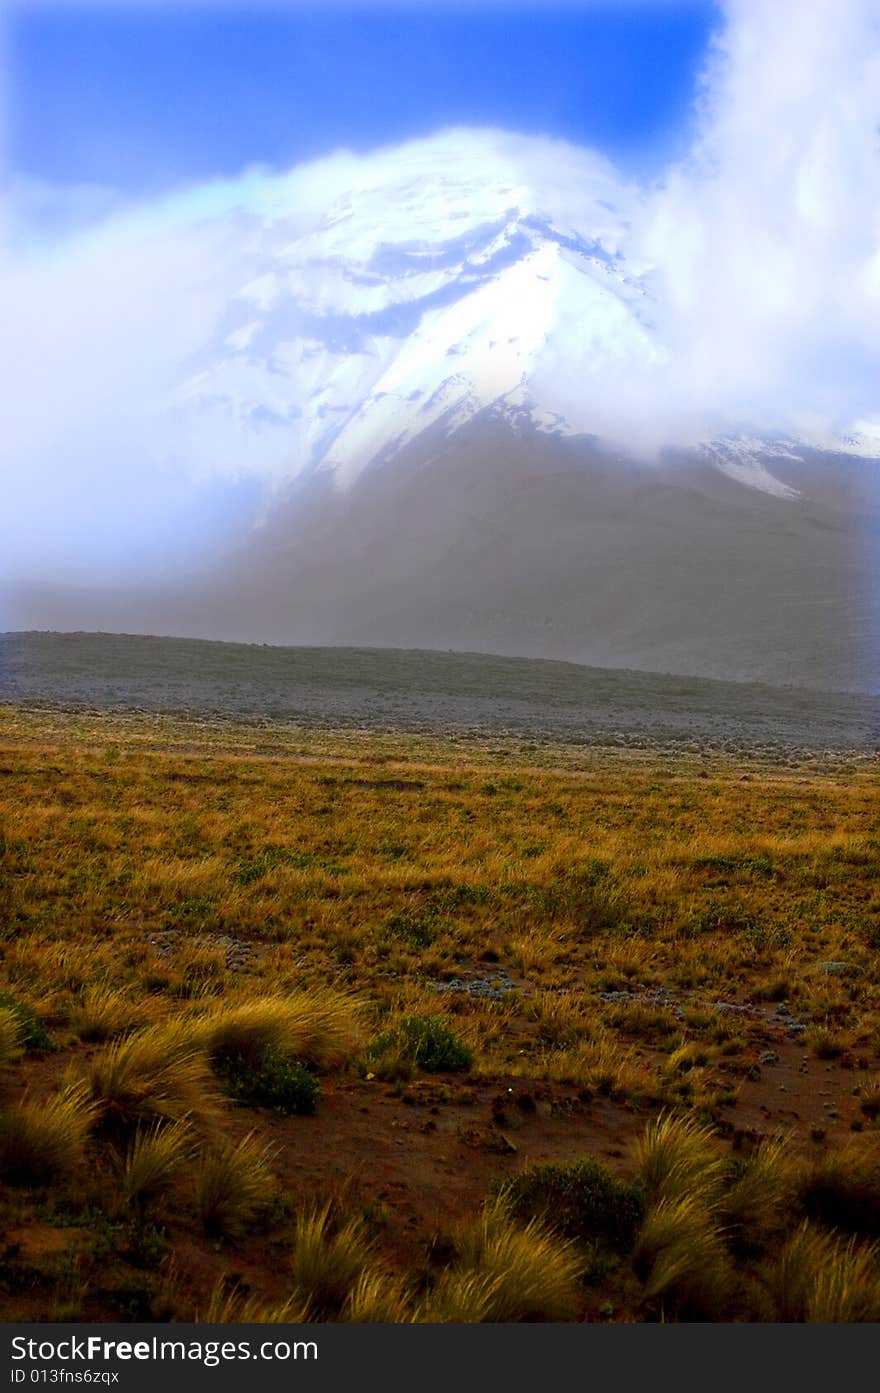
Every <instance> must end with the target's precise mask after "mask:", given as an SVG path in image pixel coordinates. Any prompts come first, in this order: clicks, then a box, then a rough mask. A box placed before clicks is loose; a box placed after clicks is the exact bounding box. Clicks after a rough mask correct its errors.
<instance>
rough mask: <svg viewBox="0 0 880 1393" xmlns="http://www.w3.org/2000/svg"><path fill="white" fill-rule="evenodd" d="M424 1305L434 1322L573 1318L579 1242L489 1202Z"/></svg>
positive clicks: (576, 1301)
mask: <svg viewBox="0 0 880 1393" xmlns="http://www.w3.org/2000/svg"><path fill="white" fill-rule="evenodd" d="M458 1247H459V1259H458V1262H457V1263H456V1264H455V1266H454V1267H452V1268H451V1269H449V1270H447V1271H446V1272H444V1273H443V1274H442V1276H441V1277H440V1279H439V1281H438V1282H437V1284H436V1286H435V1288H434V1290H433V1292H432V1293H431V1295H430V1297H429V1299H428V1303H427V1306H426V1308H425V1317H426V1319H428V1320H432V1321H442V1322H450V1323H466V1324H469V1325H471V1324H478V1323H482V1322H484V1321H493V1322H499V1321H554V1320H571V1319H573V1318H574V1317H575V1315H576V1314H577V1311H578V1309H579V1305H580V1296H579V1278H580V1275H581V1267H582V1263H581V1259H580V1258H579V1257H578V1254H577V1251H576V1249H575V1247H574V1245H573V1244H572V1243H570V1242H568V1241H565V1240H562V1239H560V1238H558V1237H557V1236H556V1235H555V1234H552V1233H550V1232H549V1231H548V1230H547V1229H546V1228H544V1226H543V1225H542V1224H540V1223H538V1222H537V1221H536V1220H534V1219H532V1220H530V1221H529V1223H527V1224H526V1225H524V1226H521V1225H518V1224H516V1223H515V1222H514V1221H513V1220H512V1219H511V1218H509V1217H508V1215H507V1214H506V1213H505V1212H504V1209H503V1207H501V1206H499V1205H497V1204H495V1205H490V1206H488V1207H487V1208H486V1210H485V1211H484V1213H483V1215H482V1217H481V1218H480V1220H479V1222H478V1223H477V1224H476V1225H474V1227H473V1228H472V1229H470V1230H469V1231H468V1232H466V1233H465V1234H464V1235H463V1236H462V1238H461V1240H460V1242H459V1245H458Z"/></svg>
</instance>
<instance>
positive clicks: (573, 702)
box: [0, 633, 880, 759]
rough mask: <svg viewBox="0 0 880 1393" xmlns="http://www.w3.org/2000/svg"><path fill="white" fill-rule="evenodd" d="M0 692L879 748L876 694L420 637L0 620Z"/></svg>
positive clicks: (745, 749)
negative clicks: (350, 642)
mask: <svg viewBox="0 0 880 1393" xmlns="http://www.w3.org/2000/svg"><path fill="white" fill-rule="evenodd" d="M0 700H6V701H18V702H35V701H42V702H47V703H51V704H52V705H55V706H57V705H59V704H62V703H63V704H67V705H69V706H70V708H71V709H72V710H74V711H75V710H78V709H81V708H82V707H83V706H92V707H94V708H95V709H98V710H119V711H125V710H130V709H132V708H136V709H139V710H142V711H144V712H164V713H166V714H184V715H186V714H189V715H192V714H193V713H201V714H202V715H204V716H210V717H211V718H212V719H213V720H217V721H223V722H226V721H228V720H230V719H232V720H235V719H239V720H241V719H247V720H250V721H259V720H263V721H265V722H266V723H268V724H269V725H275V724H277V723H278V722H296V723H298V724H300V725H311V726H317V727H319V728H322V729H327V728H331V727H332V728H335V729H337V730H342V731H346V730H351V729H352V728H357V727H361V728H364V729H367V730H369V731H371V732H373V733H376V732H385V733H389V734H392V733H394V732H405V733H407V734H422V735H424V734H430V733H432V732H433V733H436V732H441V731H442V732H445V734H447V735H450V736H456V735H457V736H467V737H475V736H476V737H477V738H483V739H489V738H492V737H498V738H499V739H515V740H518V741H520V742H525V743H526V744H530V745H531V744H534V743H536V742H537V743H545V742H549V743H550V744H552V745H559V744H571V745H580V746H584V747H590V746H598V747H599V748H602V749H605V748H607V747H609V746H612V747H616V748H620V749H643V750H647V751H650V752H651V753H657V752H660V751H663V752H670V753H677V754H681V753H687V752H691V753H695V752H699V751H702V750H716V751H724V752H726V753H728V754H741V755H748V756H753V755H756V754H758V755H763V756H764V757H766V758H773V759H779V758H784V757H787V756H789V757H794V758H797V759H800V758H802V757H803V756H804V755H806V754H811V753H817V752H818V753H825V754H833V753H841V754H854V753H858V752H862V753H864V752H873V753H875V754H876V753H877V751H878V750H880V696H870V695H864V694H858V693H855V692H822V691H814V690H810V689H807V688H803V687H770V686H765V685H762V684H760V683H755V682H718V681H712V680H709V679H707V678H701V677H681V676H671V675H668V674H664V673H657V672H627V671H622V670H618V669H613V668H591V667H582V666H580V665H579V664H576V663H561V662H550V661H546V660H543V659H533V658H505V657H498V656H496V655H493V654H488V653H446V652H433V651H420V650H418V649H381V648H306V647H276V646H272V645H268V644H258V643H253V644H243V643H216V642H210V641H207V640H204V639H180V638H156V637H149V636H138V635H132V634H81V633H71V634H66V633H13V634H0Z"/></svg>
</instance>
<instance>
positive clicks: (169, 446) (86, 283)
mask: <svg viewBox="0 0 880 1393" xmlns="http://www.w3.org/2000/svg"><path fill="white" fill-rule="evenodd" d="M724 9H725V19H726V23H725V25H724V27H723V29H722V31H721V32H720V34H719V37H718V40H717V42H716V44H715V47H714V49H713V51H712V53H711V55H710V58H709V61H708V63H707V67H706V70H705V73H704V77H703V81H702V85H701V90H700V95H699V112H698V120H697V132H696V137H695V140H694V143H693V148H692V150H691V153H690V155H689V156H688V158H687V159H686V160H685V161H683V162H682V163H681V164H679V165H676V166H675V167H673V168H670V169H667V170H665V171H663V172H662V174H661V177H659V178H658V180H657V182H656V183H655V184H653V185H650V186H637V185H636V184H634V183H633V182H632V181H630V180H627V179H625V178H624V177H623V176H622V175H621V174H620V173H619V172H618V171H616V170H615V169H614V168H613V167H612V165H611V164H610V163H609V162H608V161H607V160H605V159H604V158H603V157H602V156H601V155H600V154H598V153H596V152H594V151H589V150H583V149H578V148H575V147H573V146H571V145H567V144H565V143H564V142H560V141H556V140H551V139H549V138H545V137H541V136H525V135H518V134H514V133H510V132H502V131H495V130H471V129H455V130H450V131H443V132H440V133H438V134H437V135H436V136H433V137H430V138H425V139H420V140H416V141H411V142H408V143H405V144H403V145H399V146H396V147H393V148H387V149H382V150H378V151H374V152H372V153H371V154H367V155H364V156H358V155H354V154H352V153H350V152H346V151H339V152H336V153H334V154H331V155H329V156H328V157H327V158H325V159H321V160H318V161H315V162H313V163H311V164H308V165H304V166H300V167H298V168H296V169H294V170H292V171H289V172H287V173H276V172H273V171H268V170H260V169H257V170H251V171H246V172H245V173H244V174H242V176H241V177H240V178H238V179H234V180H230V181H221V182H216V183H213V184H206V185H202V186H198V187H195V188H192V189H188V190H180V191H178V192H177V193H175V194H173V195H171V196H168V197H166V198H164V199H162V200H158V201H154V202H152V203H149V204H145V205H141V206H135V207H125V206H119V204H118V202H114V203H113V205H112V211H111V212H110V213H109V214H107V215H106V216H103V217H101V218H99V219H98V220H97V221H94V222H93V223H91V224H90V225H89V226H87V227H86V228H84V229H81V230H80V231H79V232H78V233H77V234H76V235H69V236H65V237H63V238H61V239H59V240H55V241H52V240H51V239H49V240H46V239H43V240H39V241H38V240H34V239H33V238H28V237H26V236H24V235H23V233H22V230H21V225H20V223H17V222H16V216H15V214H16V206H15V200H14V198H13V200H12V202H11V203H10V206H9V208H8V210H7V211H8V217H7V227H6V236H5V250H4V253H3V257H2V264H0V281H2V287H0V288H2V291H3V294H4V303H5V304H6V306H7V309H6V332H5V333H4V337H3V349H2V361H0V380H2V381H3V383H4V395H5V404H4V425H5V429H4V447H3V449H4V460H5V462H4V466H3V468H4V490H5V493H6V499H7V508H6V510H5V517H6V530H5V535H4V537H3V539H2V540H3V554H4V557H5V562H4V566H5V571H6V575H7V578H9V577H16V578H17V577H19V576H21V575H24V574H29V575H33V574H35V573H39V574H43V575H45V574H47V573H48V574H50V575H54V576H55V577H56V578H64V579H77V578H81V577H83V576H88V575H90V574H92V575H95V574H98V573H99V572H100V571H101V569H102V567H103V570H104V572H105V574H107V575H109V576H113V577H118V576H119V574H120V573H121V572H125V571H126V569H127V567H128V565H129V562H130V561H131V560H132V559H138V558H140V560H141V562H143V558H145V557H146V558H149V562H148V563H144V564H149V565H150V566H152V567H154V568H155V567H157V566H158V567H159V568H161V567H162V566H173V565H174V564H179V562H180V561H181V559H182V558H186V559H187V561H188V562H190V563H191V562H192V560H193V558H194V557H196V556H197V555H198V553H199V550H200V548H201V549H202V550H203V551H205V552H207V551H208V550H209V549H210V547H211V546H212V545H213V544H215V543H216V542H217V541H218V539H220V538H228V537H229V536H231V535H233V533H234V531H235V529H236V528H241V527H242V526H244V525H250V524H251V523H253V522H255V521H256V520H258V519H259V518H260V517H261V516H264V515H265V512H266V509H267V508H268V507H270V506H271V505H272V503H273V500H277V498H278V497H279V495H280V494H282V493H284V491H285V490H286V489H287V487H288V486H289V485H290V483H291V481H293V480H294V479H296V478H297V477H299V476H301V475H303V474H304V473H308V472H310V471H312V470H318V471H322V470H323V471H330V472H332V474H333V476H334V478H335V480H336V481H337V483H338V485H339V486H340V487H346V486H350V485H351V484H352V482H353V481H354V479H355V478H356V477H358V475H359V473H360V472H361V471H362V470H363V468H364V467H366V466H367V465H368V464H369V463H370V462H371V460H372V459H374V457H376V456H377V455H380V456H381V455H383V454H384V455H387V453H388V452H389V450H393V449H395V448H399V447H400V446H401V445H403V444H405V443H406V442H407V441H408V440H410V439H412V437H413V435H414V434H416V433H418V431H420V430H421V429H423V428H425V427H430V426H432V425H433V424H434V423H436V422H437V421H439V420H443V421H444V422H445V423H446V425H447V427H450V426H453V425H455V424H457V423H458V422H460V421H463V420H465V419H468V418H469V417H470V416H473V414H474V413H475V412H477V411H478V410H480V409H481V408H482V407H484V406H485V405H487V404H488V403H492V402H495V403H498V402H501V403H502V404H503V406H504V409H505V410H506V411H508V412H509V413H511V414H512V415H514V416H515V415H516V414H517V413H518V412H528V413H530V415H531V418H532V420H533V421H534V422H536V423H537V424H538V426H539V427H541V428H543V429H545V430H558V431H561V432H563V433H575V434H577V433H585V434H589V435H594V436H598V437H601V439H602V440H604V441H606V442H608V443H609V444H610V445H611V446H613V447H614V448H620V449H623V450H625V451H628V452H633V453H635V454H636V455H637V456H638V457H639V458H641V459H649V458H651V457H653V456H654V455H655V454H656V452H657V451H659V450H661V449H662V448H663V447H667V446H678V447H698V446H700V445H701V444H702V443H705V442H707V441H717V440H718V439H719V438H723V437H727V438H728V439H730V438H731V437H732V438H734V440H735V442H738V443H734V444H732V445H731V444H728V445H726V446H722V447H721V453H720V454H719V453H717V452H716V455H715V459H716V463H718V464H720V465H721V466H722V467H723V468H725V469H726V471H727V472H728V473H732V474H733V477H736V471H737V470H739V471H740V475H741V481H742V482H746V483H752V484H757V486H758V487H763V488H765V489H768V490H769V491H771V492H772V491H773V489H774V487H776V488H777V489H778V490H781V493H780V496H784V495H785V491H786V490H787V489H788V490H792V489H793V487H794V486H793V485H792V483H791V481H790V480H789V481H788V482H787V483H786V482H784V481H783V482H780V481H778V480H775V476H774V475H773V473H772V470H768V467H767V461H766V459H763V458H762V459H758V460H757V462H756V459H755V456H754V452H750V450H749V449H748V446H747V444H745V445H744V444H743V441H744V439H745V440H746V441H747V440H748V439H749V438H750V437H753V436H762V437H766V436H772V437H773V438H774V439H775V440H776V441H777V444H776V446H775V447H774V448H776V449H777V450H778V451H781V452H782V455H783V456H785V454H786V453H787V452H789V443H790V442H791V440H795V441H798V440H800V441H802V442H803V441H806V442H807V443H809V444H814V445H820V446H825V447H832V448H836V449H839V448H843V449H849V450H856V451H859V452H861V453H863V454H867V455H870V454H876V453H880V401H878V390H877V382H878V381H880V335H878V334H877V332H876V325H877V323H878V312H880V154H878V139H877V129H878V124H880V32H878V13H877V7H876V4H874V3H872V0H847V4H845V5H843V6H841V5H840V4H833V3H831V0H811V3H810V4H809V5H806V6H805V5H803V4H802V3H794V0H779V3H777V4H774V5H772V6H770V5H767V4H765V3H762V0H729V3H727V4H726V5H725V7H724ZM51 196H52V195H51V191H49V192H47V193H46V194H45V197H46V198H49V199H51ZM27 197H28V198H29V199H30V202H31V204H33V200H34V190H33V188H31V189H29V191H28V194H27ZM80 201H81V202H82V198H81V200H80ZM85 201H86V202H87V203H90V206H93V207H95V208H98V207H100V206H101V200H100V199H99V198H98V197H97V196H90V199H86V200H85ZM780 442H781V443H780ZM786 442H789V443H786ZM774 481H775V482H774Z"/></svg>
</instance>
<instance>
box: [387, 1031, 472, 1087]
mask: <svg viewBox="0 0 880 1393" xmlns="http://www.w3.org/2000/svg"><path fill="white" fill-rule="evenodd" d="M367 1059H368V1060H369V1061H370V1065H371V1068H372V1069H373V1070H374V1072H375V1073H376V1074H378V1076H379V1077H380V1078H388V1079H393V1078H398V1077H404V1078H405V1077H407V1076H408V1074H409V1073H411V1072H412V1071H413V1070H414V1069H421V1070H422V1071H423V1072H424V1073H426V1074H462V1073H466V1072H467V1071H468V1070H469V1069H470V1068H471V1066H472V1064H473V1062H474V1056H473V1051H472V1050H471V1048H470V1046H469V1045H466V1044H465V1043H464V1041H463V1040H460V1039H459V1038H458V1036H457V1035H456V1034H455V1032H454V1031H453V1030H452V1029H451V1027H450V1026H449V1025H447V1023H446V1021H445V1020H443V1018H442V1017H440V1016H403V1017H401V1019H400V1020H399V1021H398V1022H397V1024H396V1025H395V1026H393V1027H392V1028H391V1030H388V1031H386V1032H385V1033H384V1034H383V1035H379V1036H378V1037H377V1038H376V1039H375V1040H374V1041H373V1042H372V1044H371V1045H370V1047H369V1049H368V1050H367Z"/></svg>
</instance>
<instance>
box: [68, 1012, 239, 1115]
mask: <svg viewBox="0 0 880 1393" xmlns="http://www.w3.org/2000/svg"><path fill="white" fill-rule="evenodd" d="M88 1078H89V1085H90V1088H91V1091H92V1094H93V1096H94V1097H95V1098H96V1099H98V1100H99V1101H100V1103H101V1104H102V1107H103V1109H104V1113H105V1116H106V1117H107V1119H108V1121H109V1122H110V1123H112V1124H117V1125H133V1124H136V1123H138V1122H152V1121H157V1120H159V1119H162V1118H172V1119H173V1118H180V1117H183V1116H185V1115H186V1114H187V1113H192V1114H193V1115H194V1116H198V1115H204V1114H206V1113H209V1112H211V1111H212V1109H213V1105H214V1098H213V1094H212V1092H211V1088H210V1073H209V1070H208V1062H207V1059H206V1058H205V1053H204V1050H203V1048H202V1043H201V1039H200V1036H199V1034H198V1032H196V1031H195V1030H194V1029H193V1027H192V1026H191V1024H190V1023H189V1022H188V1021H184V1020H181V1019H173V1020H170V1021H163V1022H161V1023H160V1024H158V1025H153V1026H148V1027H147V1028H146V1029H144V1030H139V1031H137V1032H136V1033H135V1034H132V1035H126V1036H124V1037H123V1039H121V1040H118V1041H116V1042H115V1043H114V1044H112V1045H108V1046H106V1047H105V1048H104V1049H103V1050H102V1051H101V1052H100V1053H99V1054H97V1055H96V1056H95V1058H94V1059H93V1060H92V1063H91V1068H90V1071H89V1076H88Z"/></svg>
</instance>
